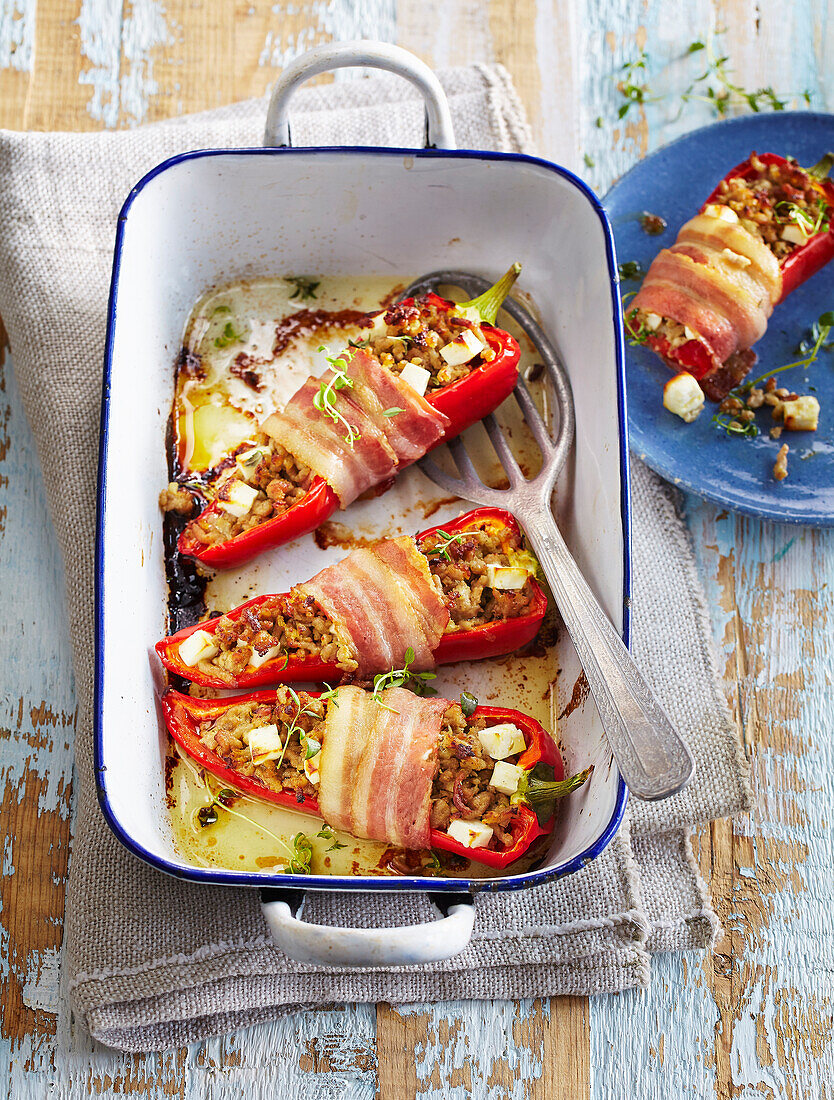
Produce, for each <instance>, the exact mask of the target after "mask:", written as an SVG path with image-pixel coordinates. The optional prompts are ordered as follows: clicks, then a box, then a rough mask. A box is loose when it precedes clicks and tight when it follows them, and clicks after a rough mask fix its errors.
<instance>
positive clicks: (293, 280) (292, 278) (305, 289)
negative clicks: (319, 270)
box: [284, 275, 321, 302]
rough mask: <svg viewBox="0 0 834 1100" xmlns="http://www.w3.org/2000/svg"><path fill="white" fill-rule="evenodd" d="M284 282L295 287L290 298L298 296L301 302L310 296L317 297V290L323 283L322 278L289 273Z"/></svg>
mask: <svg viewBox="0 0 834 1100" xmlns="http://www.w3.org/2000/svg"><path fill="white" fill-rule="evenodd" d="M284 282H285V283H289V284H290V286H294V287H295V290H294V291H293V292H292V294H291V295H290V298H298V300H299V301H300V302H306V301H307V300H308V299H309V298H315V297H316V290H317V289H318V287H319V286H320V285H321V280H320V279H318V280H316V279H307V278H305V277H304V276H303V275H287V276H286V278H285V279H284Z"/></svg>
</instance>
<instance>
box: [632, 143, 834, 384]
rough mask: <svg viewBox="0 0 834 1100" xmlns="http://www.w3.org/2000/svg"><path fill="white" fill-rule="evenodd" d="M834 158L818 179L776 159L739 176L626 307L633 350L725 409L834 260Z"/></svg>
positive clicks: (749, 165) (744, 167)
mask: <svg viewBox="0 0 834 1100" xmlns="http://www.w3.org/2000/svg"><path fill="white" fill-rule="evenodd" d="M833 161H834V158H831V157H826V158H824V159H823V160H822V161H821V162H820V164H819V165H816V166H815V167H814V168H811V169H803V168H800V167H799V166H798V165H797V164H795V163H794V162H793V161H789V160H787V159H786V158H785V157H781V156H777V155H776V154H774V153H763V154H761V155H759V156H757V155H756V154H755V153H753V154H751V156H750V157H749V158H748V159H747V160H746V161H744V162H743V163H742V164H739V165H737V166H736V167H735V168H733V169H732V170H731V171H730V172H729V173H728V174H727V175H726V176H725V178H724V179H723V180H722V181H721V183H720V184H719V185H718V187H716V189H715V191H713V193H712V194H711V195H710V197H709V199H708V200H707V202H706V203H705V204H704V206H703V207H702V208H701V211H700V213H698V214H697V215H696V216H695V217H694V218H692V219H690V221H688V222H686V224H685V225H684V226H683V227H682V228H681V230H680V232H679V234H678V237H677V240H676V241H675V244H674V245H672V247H671V248H664V249H663V250H662V251H661V252H660V253H659V254H658V255H657V256H656V257H655V259H654V260H653V261H652V264H651V266H650V267H649V270H648V272H647V274H646V277H645V279H644V281H643V285H642V287H641V288H640V290H639V292H638V293H637V295H636V296H635V297H634V299H633V300H632V301H630V302H629V303H628V305H627V307H626V314H625V316H626V330H627V335H628V336H629V338H630V340H631V342H633V343H639V344H645V345H646V346H647V347H649V348H651V349H652V351H654V352H656V353H657V354H658V355H659V356H660V357H661V358H662V359H663V360H664V362H665V363H666V364H667V366H668V367H669V368H670V369H671V370H672V371H674V372H675V373H676V374H677V373H678V372H679V371H681V370H684V371H687V372H688V373H690V374H692V375H693V377H694V378H696V379H697V381H698V383H699V385H700V387H701V389H702V390H703V391H704V393H705V394H706V395H707V397H709V398H710V399H711V400H713V401H721V400H722V399H723V398H724V397H726V396H727V394H728V393H729V392H730V390H731V389H733V387H735V386H737V385H738V383H739V382H740V381H741V380H742V379H743V378H744V376H745V375H746V374H747V372H748V371H749V370H750V368H751V367H752V366H753V364H754V363H755V361H756V354H755V352H754V351H753V350H752V347H753V344H755V343H756V341H757V340H759V339H761V337H762V336H763V335H764V333H765V330H766V329H767V324H768V320H769V318H770V316H771V314H772V312H773V309H774V307H775V306H776V305H777V304H778V303H779V302H780V301H781V300H782V299H783V298H784V297H785V296H786V295H787V294H789V293H790V292H791V291H792V290H794V289H795V288H796V287H797V286H799V284H800V283H802V282H804V280H805V279H807V278H809V277H810V276H811V275H813V274H814V273H815V272H816V271H818V270H819V269H820V268H821V267H822V266H823V265H824V264H827V263H828V262H829V260H831V258H832V257H834V223H833V222H832V218H831V213H832V210H834V183H833V182H832V181H831V180H829V179H827V178H826V176H827V174H828V171H829V170H830V168H831V165H832V162H833Z"/></svg>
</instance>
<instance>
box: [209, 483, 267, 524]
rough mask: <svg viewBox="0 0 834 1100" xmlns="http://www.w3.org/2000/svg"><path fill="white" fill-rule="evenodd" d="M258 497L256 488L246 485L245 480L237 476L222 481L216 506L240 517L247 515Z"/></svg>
mask: <svg viewBox="0 0 834 1100" xmlns="http://www.w3.org/2000/svg"><path fill="white" fill-rule="evenodd" d="M257 497H258V490H257V489H253V488H252V486H251V485H247V484H246V482H245V481H239V480H238V479H237V478H232V479H231V480H229V481H227V482H225V483H224V485H223V486H222V488H221V490H220V492H219V493H218V495H217V507H218V508H220V509H222V510H223V511H224V512H228V513H229V515H231V516H237V518H238V519H241V518H242V517H243V516H245V515H248V513H249V510H250V508H251V507H252V505H253V504H254V503H255V501H256V499H257Z"/></svg>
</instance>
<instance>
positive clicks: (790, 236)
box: [781, 222, 810, 244]
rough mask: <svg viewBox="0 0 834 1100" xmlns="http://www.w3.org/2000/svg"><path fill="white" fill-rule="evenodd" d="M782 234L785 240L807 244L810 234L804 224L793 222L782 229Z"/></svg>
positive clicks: (791, 242)
mask: <svg viewBox="0 0 834 1100" xmlns="http://www.w3.org/2000/svg"><path fill="white" fill-rule="evenodd" d="M781 236H782V240H783V241H788V242H789V243H790V244H805V243H806V242H807V241H808V238H809V236H810V234H809V233H807V232H806V230H805V227H804V226H802V225H797V224H796V222H791V224H790V225H786V226H785V228H784V229H783V230H782V234H781Z"/></svg>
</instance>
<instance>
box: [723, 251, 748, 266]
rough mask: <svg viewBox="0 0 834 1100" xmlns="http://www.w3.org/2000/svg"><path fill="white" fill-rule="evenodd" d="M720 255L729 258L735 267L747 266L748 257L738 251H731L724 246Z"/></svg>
mask: <svg viewBox="0 0 834 1100" xmlns="http://www.w3.org/2000/svg"><path fill="white" fill-rule="evenodd" d="M721 255H722V256H724V257H725V259H727V260H729V261H730V263H731V264H735V265H736V267H749V266H750V262H751V261H750V257H749V256H742V255H741V253H740V252H733V250H732V248H725V249H723V250H722V252H721Z"/></svg>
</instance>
